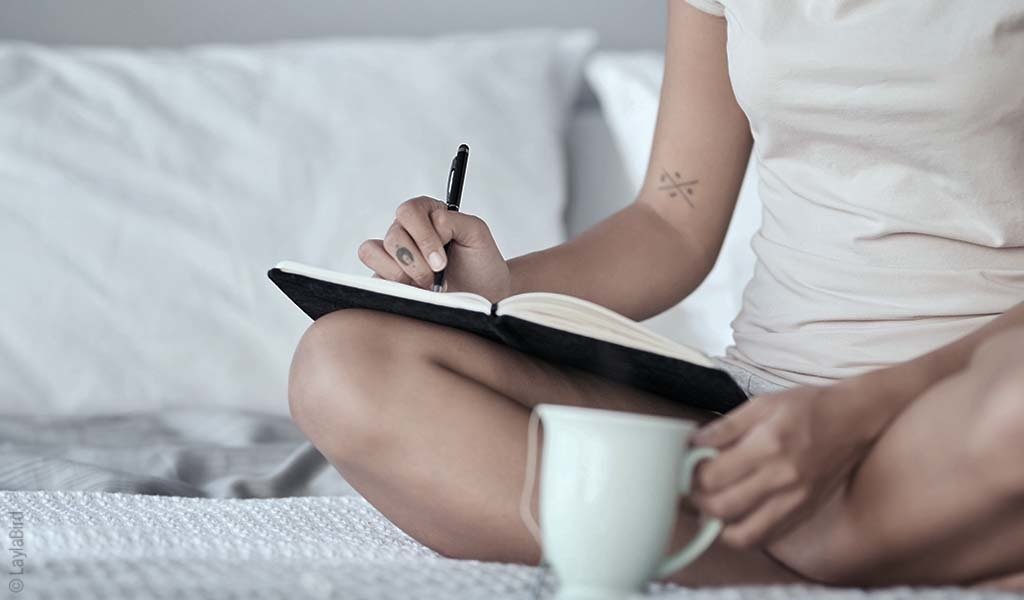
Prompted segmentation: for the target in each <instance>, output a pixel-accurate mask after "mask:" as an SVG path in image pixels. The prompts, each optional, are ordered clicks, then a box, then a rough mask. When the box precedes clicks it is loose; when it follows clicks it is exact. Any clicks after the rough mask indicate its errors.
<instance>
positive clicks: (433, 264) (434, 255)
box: [427, 251, 444, 271]
mask: <svg viewBox="0 0 1024 600" xmlns="http://www.w3.org/2000/svg"><path fill="white" fill-rule="evenodd" d="M427 262H428V263H430V268H431V269H433V270H435V271H440V270H441V269H443V268H444V257H443V256H441V253H439V252H436V251H435V252H431V253H430V256H428V257H427Z"/></svg>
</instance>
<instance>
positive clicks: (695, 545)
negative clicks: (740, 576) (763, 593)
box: [656, 448, 722, 579]
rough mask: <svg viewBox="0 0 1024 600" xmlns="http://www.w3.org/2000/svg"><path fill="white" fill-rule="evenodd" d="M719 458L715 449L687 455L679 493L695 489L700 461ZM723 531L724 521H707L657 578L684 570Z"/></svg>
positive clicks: (694, 450)
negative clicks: (695, 479)
mask: <svg viewBox="0 0 1024 600" xmlns="http://www.w3.org/2000/svg"><path fill="white" fill-rule="evenodd" d="M715 456H718V451H717V450H715V449H714V448H694V449H692V450H690V451H689V452H687V453H686V456H685V457H684V458H683V468H682V470H681V472H680V475H679V493H680V494H683V495H686V494H689V493H690V490H691V489H692V488H693V471H694V470H695V469H696V468H697V465H698V464H700V461H702V460H705V459H708V458H713V457H715ZM721 531H722V521H721V520H720V519H707V520H705V521H704V524H703V525H702V526H701V528H700V531H698V532H697V535H695V536H694V538H693V539H692V540H690V543H689V544H687V545H686V546H685V547H684V548H683V549H682V550H680V551H679V552H676V553H675V554H673V555H671V556H669V557H667V558H666V559H665V560H664V561H663V562H662V563H661V566H659V567H658V570H657V572H656V576H657V577H658V578H659V579H660V578H662V577H668V576H669V575H671V574H672V573H675V572H676V571H678V570H679V569H682V568H683V567H685V566H686V565H688V564H690V563H692V562H693V561H694V560H696V559H697V557H698V556H700V555H701V554H703V553H704V551H705V550H707V549H708V546H710V545H711V543H712V542H714V541H715V538H717V537H718V534H719V533H720V532H721Z"/></svg>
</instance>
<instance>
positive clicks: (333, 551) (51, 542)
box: [0, 492, 1019, 600]
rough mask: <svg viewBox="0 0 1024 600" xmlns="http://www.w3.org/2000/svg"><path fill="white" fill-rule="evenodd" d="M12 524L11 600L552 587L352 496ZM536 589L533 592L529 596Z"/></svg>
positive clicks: (81, 505) (740, 596)
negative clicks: (17, 564)
mask: <svg viewBox="0 0 1024 600" xmlns="http://www.w3.org/2000/svg"><path fill="white" fill-rule="evenodd" d="M0 509H2V514H3V515H4V516H5V518H6V519H8V520H9V519H10V517H8V516H7V515H8V514H9V511H20V512H21V513H23V515H24V533H25V540H26V541H25V544H26V550H27V555H28V558H27V563H26V564H27V568H26V573H25V574H24V575H23V576H22V577H21V580H22V582H23V585H24V591H23V592H22V593H21V594H20V595H19V598H62V599H63V598H76V599H81V600H90V599H92V598H97V599H99V598H102V599H104V600H117V599H120V598H153V599H162V598H190V599H197V600H201V599H204V598H219V599H223V598H266V599H270V598H344V599H346V600H350V599H358V598H375V599H390V598H396V599H398V598H400V599H402V600H406V599H408V598H427V599H430V598H438V599H441V598H445V599H448V598H466V599H473V598H481V599H484V598H488V599H490V598H522V599H526V598H534V597H537V592H538V590H539V592H540V594H541V597H550V596H551V592H552V590H553V589H554V586H555V585H556V581H555V578H554V577H553V576H547V577H544V578H543V579H541V578H540V577H538V576H540V575H543V574H542V573H541V572H540V570H539V569H537V568H534V567H527V566H522V565H512V564H499V563H483V562H477V561H466V560H452V559H447V558H444V557H441V556H439V555H438V554H436V553H434V552H433V551H431V550H429V549H428V548H426V547H424V546H422V545H420V544H418V543H417V542H416V541H414V540H413V539H411V538H410V537H408V536H407V535H405V534H404V533H402V532H401V531H400V530H399V529H398V528H397V527H395V526H394V525H392V524H391V523H390V522H388V521H387V520H386V519H385V518H384V517H383V516H382V515H381V514H380V513H379V512H377V511H376V510H374V509H373V508H372V507H371V506H370V505H369V504H368V503H367V502H366V501H365V500H363V499H362V498H360V497H359V496H345V497H317V498H286V499H256V500H238V499H201V498H177V497H161V496H145V495H132V494H110V493H101V492H2V493H0ZM538 583H541V585H540V586H539V587H538V585H537V584H538ZM646 595H647V596H649V597H658V598H680V599H683V598H686V599H694V600H746V599H751V600H753V599H769V600H771V599H775V598H794V599H798V600H799V599H802V598H820V599H826V600H854V599H856V600H862V599H876V598H877V599H886V600H889V599H897V598H899V599H913V600H945V599H946V598H965V599H969V600H1010V599H1011V598H1017V599H1019V596H1015V595H1013V594H1009V593H1000V592H995V591H984V590H961V589H953V588H947V589H918V590H912V589H908V588H897V589H887V590H879V591H874V592H865V591H859V590H835V589H824V588H815V587H794V586H774V587H730V588H719V589H703V590H690V589H683V588H677V587H675V586H664V585H655V586H651V587H650V588H649V589H648V590H647V594H646Z"/></svg>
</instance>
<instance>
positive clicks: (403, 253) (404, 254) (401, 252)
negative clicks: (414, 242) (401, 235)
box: [395, 246, 413, 267]
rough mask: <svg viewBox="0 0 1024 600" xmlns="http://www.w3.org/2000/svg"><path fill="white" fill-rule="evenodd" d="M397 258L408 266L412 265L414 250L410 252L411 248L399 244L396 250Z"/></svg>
mask: <svg viewBox="0 0 1024 600" xmlns="http://www.w3.org/2000/svg"><path fill="white" fill-rule="evenodd" d="M395 258H397V259H398V262H400V263H402V264H403V265H405V266H407V267H408V266H409V265H411V264H412V261H413V258H412V252H409V249H408V248H406V247H405V246H399V247H398V249H397V250H395Z"/></svg>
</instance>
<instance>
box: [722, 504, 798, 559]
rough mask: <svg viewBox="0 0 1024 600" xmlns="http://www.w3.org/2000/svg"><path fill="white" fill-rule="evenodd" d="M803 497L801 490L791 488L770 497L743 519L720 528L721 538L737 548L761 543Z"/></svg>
mask: <svg viewBox="0 0 1024 600" xmlns="http://www.w3.org/2000/svg"><path fill="white" fill-rule="evenodd" d="M805 497H806V496H805V494H804V493H803V491H802V490H791V491H789V492H783V493H781V494H777V495H775V496H773V497H771V498H770V499H769V500H767V501H766V502H765V503H764V504H763V505H761V507H760V508H758V509H757V510H755V511H753V512H752V513H750V514H749V515H747V516H746V517H745V518H744V519H743V520H741V521H739V522H738V523H733V524H732V525H728V526H726V528H725V529H723V530H722V539H723V540H725V542H726V543H727V544H729V545H731V546H736V547H739V548H750V547H752V546H755V545H758V544H760V543H762V542H763V541H765V540H766V539H767V537H768V534H769V532H771V530H772V529H773V528H775V527H776V526H777V525H778V524H780V523H782V522H783V521H785V520H786V517H788V516H789V515H790V514H791V513H793V512H794V511H796V510H798V509H799V508H800V505H801V504H803V502H804V499H805Z"/></svg>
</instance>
